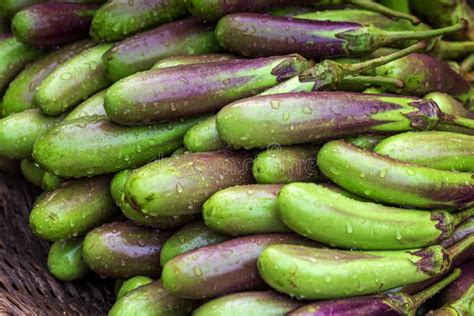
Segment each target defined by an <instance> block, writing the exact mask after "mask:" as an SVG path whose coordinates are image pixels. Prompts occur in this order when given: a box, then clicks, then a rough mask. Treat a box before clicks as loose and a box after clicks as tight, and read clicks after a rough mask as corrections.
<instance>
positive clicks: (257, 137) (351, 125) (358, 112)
mask: <svg viewBox="0 0 474 316" xmlns="http://www.w3.org/2000/svg"><path fill="white" fill-rule="evenodd" d="M439 115H440V114H439V108H438V107H437V105H436V104H435V103H434V102H433V101H429V100H423V99H418V98H413V97H406V96H398V95H383V94H382V95H372V94H364V93H348V92H299V93H286V94H279V95H263V96H255V97H251V98H247V99H243V100H239V101H236V102H234V103H231V104H229V105H227V106H225V107H224V108H223V109H222V110H220V111H219V113H218V114H217V129H218V132H219V135H220V137H221V138H222V139H223V140H224V141H225V142H226V143H228V144H230V145H232V146H233V147H236V148H240V147H244V148H255V147H266V146H269V145H271V144H278V145H295V144H302V143H318V142H324V141H327V140H328V139H334V138H341V137H347V136H355V135H359V134H367V133H375V134H383V133H387V132H403V131H410V130H427V129H432V128H433V126H434V125H436V123H437V122H438V121H439Z"/></svg>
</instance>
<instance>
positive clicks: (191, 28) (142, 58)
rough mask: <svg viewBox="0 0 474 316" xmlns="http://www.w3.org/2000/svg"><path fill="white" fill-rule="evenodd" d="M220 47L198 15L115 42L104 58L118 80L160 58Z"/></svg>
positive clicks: (111, 72)
mask: <svg viewBox="0 0 474 316" xmlns="http://www.w3.org/2000/svg"><path fill="white" fill-rule="evenodd" d="M219 50H220V47H219V44H218V43H217V40H216V38H215V35H214V27H213V26H212V25H208V24H205V23H203V22H201V21H199V20H198V19H196V18H189V19H185V20H181V21H175V22H170V23H167V24H164V25H162V26H160V27H157V28H155V29H152V30H149V31H146V32H143V33H139V34H137V35H135V36H133V37H130V38H127V39H125V40H123V41H122V42H120V43H118V44H116V45H114V47H112V48H111V49H110V50H109V51H108V52H107V53H106V54H105V55H104V57H103V59H104V63H105V68H106V72H107V76H108V77H109V78H110V79H111V80H112V81H118V80H119V79H122V78H124V77H127V76H130V75H132V74H134V73H136V72H139V71H144V70H149V69H150V68H151V67H152V66H153V64H155V63H156V62H157V61H158V60H160V59H163V58H166V57H170V56H175V55H200V54H207V53H214V52H217V51H219Z"/></svg>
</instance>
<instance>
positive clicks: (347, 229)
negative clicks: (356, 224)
mask: <svg viewBox="0 0 474 316" xmlns="http://www.w3.org/2000/svg"><path fill="white" fill-rule="evenodd" d="M353 231H354V230H353V228H352V225H351V223H349V222H347V223H346V232H347V233H348V234H352V232H353Z"/></svg>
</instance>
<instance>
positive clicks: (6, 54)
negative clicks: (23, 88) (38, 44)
mask: <svg viewBox="0 0 474 316" xmlns="http://www.w3.org/2000/svg"><path fill="white" fill-rule="evenodd" d="M42 54H43V53H42V52H41V51H39V50H37V49H34V48H30V47H27V46H25V45H24V44H22V43H20V42H19V41H18V40H17V39H16V38H15V37H14V36H13V35H11V34H8V33H4V34H0V94H2V93H3V92H4V91H5V89H6V88H7V87H8V84H9V83H10V81H11V80H13V78H15V76H16V75H17V74H18V73H19V72H20V71H21V70H22V69H23V68H24V67H25V66H26V65H27V64H28V63H30V62H32V61H33V60H35V59H36V58H38V57H40V56H41V55H42Z"/></svg>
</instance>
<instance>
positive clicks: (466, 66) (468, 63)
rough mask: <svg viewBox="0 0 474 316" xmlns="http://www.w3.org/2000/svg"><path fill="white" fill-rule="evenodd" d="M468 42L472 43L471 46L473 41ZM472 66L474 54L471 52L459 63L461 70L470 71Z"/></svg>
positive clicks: (473, 66) (473, 64)
mask: <svg viewBox="0 0 474 316" xmlns="http://www.w3.org/2000/svg"><path fill="white" fill-rule="evenodd" d="M469 43H472V44H473V46H474V41H472V42H469ZM473 68H474V54H471V55H469V56H468V57H466V58H465V59H464V60H463V61H462V63H461V70H462V71H463V72H469V71H471V70H472V69H473Z"/></svg>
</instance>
